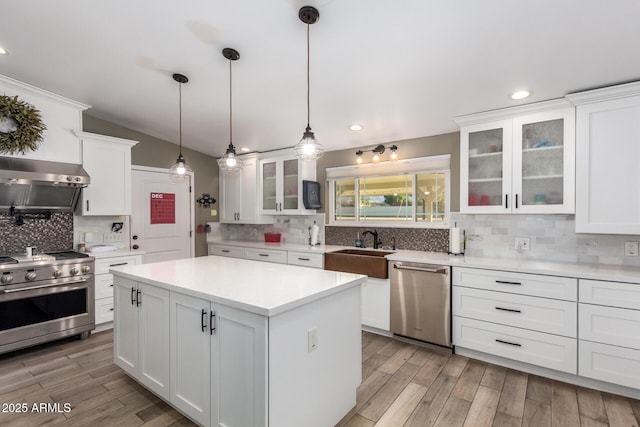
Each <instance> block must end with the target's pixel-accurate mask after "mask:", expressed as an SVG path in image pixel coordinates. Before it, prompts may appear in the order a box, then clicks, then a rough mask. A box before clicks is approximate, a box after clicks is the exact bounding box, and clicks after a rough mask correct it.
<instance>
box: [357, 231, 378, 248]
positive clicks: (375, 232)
mask: <svg viewBox="0 0 640 427" xmlns="http://www.w3.org/2000/svg"><path fill="white" fill-rule="evenodd" d="M367 234H371V235H372V236H373V249H378V245H380V244H381V243H382V241H381V240H379V239H378V230H376V229H374V230H373V231H371V230H365V231H364V232H363V233H362V237H364V236H365V235H367Z"/></svg>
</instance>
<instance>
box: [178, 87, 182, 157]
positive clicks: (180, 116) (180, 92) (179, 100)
mask: <svg viewBox="0 0 640 427" xmlns="http://www.w3.org/2000/svg"><path fill="white" fill-rule="evenodd" d="M178 105H179V107H178V117H179V120H180V123H179V125H178V132H179V141H180V157H182V83H180V82H178Z"/></svg>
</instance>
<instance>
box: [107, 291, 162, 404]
mask: <svg viewBox="0 0 640 427" xmlns="http://www.w3.org/2000/svg"><path fill="white" fill-rule="evenodd" d="M114 294H115V295H114V299H115V301H114V311H115V317H114V321H115V325H114V351H115V363H116V365H118V366H119V367H121V368H122V369H123V370H124V371H126V372H127V373H128V374H129V375H131V376H133V377H134V378H136V379H137V380H138V381H139V382H140V383H142V384H143V385H144V386H145V387H147V388H148V389H149V390H151V391H153V392H154V393H156V394H157V395H158V396H160V397H162V398H165V399H168V398H169V391H170V388H169V384H170V378H169V334H168V333H167V331H168V330H169V291H167V290H166V289H160V288H157V287H155V286H149V285H147V284H145V283H139V282H135V281H132V280H127V279H119V280H118V281H116V283H115V286H114Z"/></svg>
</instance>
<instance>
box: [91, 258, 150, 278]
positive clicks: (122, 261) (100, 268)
mask: <svg viewBox="0 0 640 427" xmlns="http://www.w3.org/2000/svg"><path fill="white" fill-rule="evenodd" d="M135 264H140V255H131V256H118V257H113V258H100V259H96V271H95V273H96V274H104V273H108V272H109V269H110V268H112V267H118V266H121V265H135Z"/></svg>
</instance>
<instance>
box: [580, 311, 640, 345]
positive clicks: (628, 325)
mask: <svg viewBox="0 0 640 427" xmlns="http://www.w3.org/2000/svg"><path fill="white" fill-rule="evenodd" d="M579 310H580V317H579V323H580V335H579V337H580V339H582V340H589V341H595V342H601V343H605V344H611V345H617V346H620V347H628V348H635V349H636V350H640V311H637V310H628V309H626V308H613V307H603V306H600V305H590V304H580V309H579Z"/></svg>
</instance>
